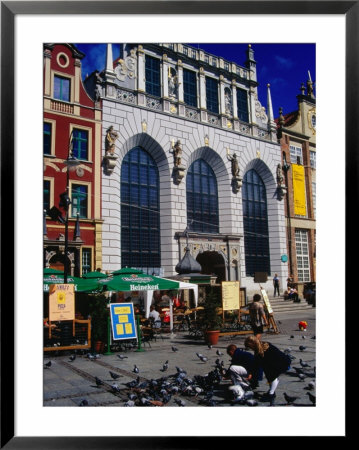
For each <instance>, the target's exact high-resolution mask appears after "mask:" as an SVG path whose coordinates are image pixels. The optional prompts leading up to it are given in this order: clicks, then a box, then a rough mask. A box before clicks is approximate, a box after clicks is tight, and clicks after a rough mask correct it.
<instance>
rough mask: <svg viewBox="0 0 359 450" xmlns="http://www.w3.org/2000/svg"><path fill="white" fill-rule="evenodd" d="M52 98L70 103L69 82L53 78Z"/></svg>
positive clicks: (65, 79) (64, 79) (57, 77)
mask: <svg viewBox="0 0 359 450" xmlns="http://www.w3.org/2000/svg"><path fill="white" fill-rule="evenodd" d="M54 98H55V99H56V100H62V101H64V102H69V101H70V80H69V79H68V78H63V77H59V76H56V75H55V76H54Z"/></svg>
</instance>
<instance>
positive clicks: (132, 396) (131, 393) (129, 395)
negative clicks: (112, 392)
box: [128, 392, 137, 400]
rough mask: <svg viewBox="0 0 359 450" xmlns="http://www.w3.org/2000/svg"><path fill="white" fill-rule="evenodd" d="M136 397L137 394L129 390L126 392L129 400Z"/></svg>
mask: <svg viewBox="0 0 359 450" xmlns="http://www.w3.org/2000/svg"><path fill="white" fill-rule="evenodd" d="M136 398H137V395H136V394H134V393H133V392H130V393H129V394H128V399H129V400H136Z"/></svg>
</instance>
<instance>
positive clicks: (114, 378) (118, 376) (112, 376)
mask: <svg viewBox="0 0 359 450" xmlns="http://www.w3.org/2000/svg"><path fill="white" fill-rule="evenodd" d="M109 372H110V375H111V378H112V379H113V380H117V379H118V378H120V376H121V375H118V374H117V373H114V372H111V370H110V371H109Z"/></svg>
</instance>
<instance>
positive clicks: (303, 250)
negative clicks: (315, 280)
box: [295, 228, 310, 283]
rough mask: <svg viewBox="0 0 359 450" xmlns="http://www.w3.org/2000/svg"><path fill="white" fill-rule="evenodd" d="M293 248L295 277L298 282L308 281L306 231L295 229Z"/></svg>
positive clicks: (308, 265) (307, 242)
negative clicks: (295, 263)
mask: <svg viewBox="0 0 359 450" xmlns="http://www.w3.org/2000/svg"><path fill="white" fill-rule="evenodd" d="M295 248H296V256H297V275H298V281H299V282H304V283H305V282H308V281H310V260H309V239H308V230H303V229H300V228H296V230H295Z"/></svg>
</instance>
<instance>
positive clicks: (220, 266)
mask: <svg viewBox="0 0 359 450" xmlns="http://www.w3.org/2000/svg"><path fill="white" fill-rule="evenodd" d="M197 261H198V262H199V264H201V267H202V272H201V273H203V274H212V273H214V274H215V275H217V281H216V283H217V284H220V283H221V282H222V281H226V265H225V261H224V259H223V256H222V255H221V254H220V253H218V252H203V253H199V255H198V256H197Z"/></svg>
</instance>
